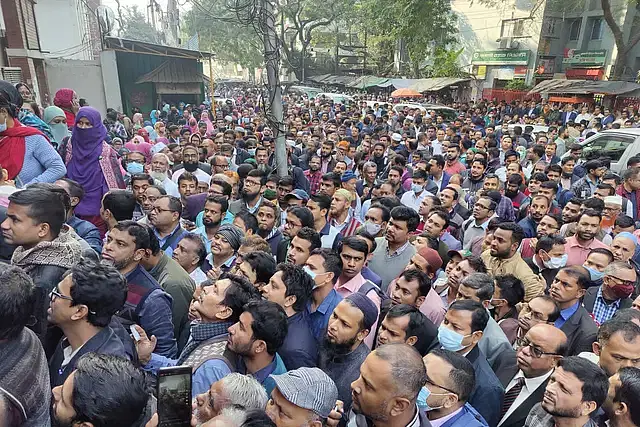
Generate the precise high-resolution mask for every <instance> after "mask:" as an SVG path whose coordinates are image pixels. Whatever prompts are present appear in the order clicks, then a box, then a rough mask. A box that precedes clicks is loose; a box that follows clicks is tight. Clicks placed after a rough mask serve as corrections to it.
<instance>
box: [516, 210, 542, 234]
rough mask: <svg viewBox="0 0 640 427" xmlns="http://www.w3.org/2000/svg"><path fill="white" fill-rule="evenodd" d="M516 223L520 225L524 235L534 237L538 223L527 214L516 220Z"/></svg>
mask: <svg viewBox="0 0 640 427" xmlns="http://www.w3.org/2000/svg"><path fill="white" fill-rule="evenodd" d="M518 225H519V226H520V227H522V231H524V237H536V235H537V234H538V233H537V228H538V224H536V223H535V222H534V221H533V220H532V219H531V217H530V216H529V215H527V216H526V217H525V218H524V219H522V220H520V222H518Z"/></svg>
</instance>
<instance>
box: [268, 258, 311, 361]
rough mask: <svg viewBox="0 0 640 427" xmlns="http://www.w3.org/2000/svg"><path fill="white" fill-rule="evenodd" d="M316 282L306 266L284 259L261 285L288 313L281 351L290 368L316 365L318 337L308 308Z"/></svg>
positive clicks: (270, 297) (269, 296)
mask: <svg viewBox="0 0 640 427" xmlns="http://www.w3.org/2000/svg"><path fill="white" fill-rule="evenodd" d="M313 286H314V281H313V280H312V279H311V276H310V275H308V274H307V273H306V272H305V271H304V270H303V269H302V267H300V266H298V265H294V264H284V263H281V264H278V267H277V271H276V273H275V274H274V275H273V276H272V277H271V279H270V280H269V283H267V284H266V285H265V286H263V287H262V289H261V292H262V295H263V297H264V298H265V299H266V300H267V301H272V302H275V303H277V304H278V305H280V306H281V307H282V308H283V309H284V311H285V313H286V314H287V323H288V328H287V329H288V332H287V336H286V338H285V340H284V342H283V343H282V346H281V347H280V350H279V352H278V354H279V355H280V357H281V358H282V361H283V362H284V364H285V366H286V367H287V369H298V368H301V367H303V366H304V367H314V366H315V365H316V357H317V347H316V341H315V338H314V337H313V335H312V333H311V326H310V325H309V319H308V316H307V315H306V312H305V307H306V306H307V302H308V301H309V299H310V297H311V290H312V288H313Z"/></svg>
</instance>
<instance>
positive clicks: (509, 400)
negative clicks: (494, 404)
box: [500, 377, 524, 419]
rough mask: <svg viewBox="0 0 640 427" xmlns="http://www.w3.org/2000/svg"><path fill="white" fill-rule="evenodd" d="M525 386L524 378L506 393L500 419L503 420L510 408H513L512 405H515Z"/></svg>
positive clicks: (519, 379)
mask: <svg viewBox="0 0 640 427" xmlns="http://www.w3.org/2000/svg"><path fill="white" fill-rule="evenodd" d="M523 386H524V377H520V378H518V380H517V381H516V383H515V385H514V386H513V387H511V389H509V391H508V392H506V393H505V395H504V402H503V403H502V412H500V419H502V418H503V417H504V415H505V414H506V413H507V411H508V410H509V408H511V405H513V402H514V401H515V400H516V398H517V397H518V395H519V394H520V391H521V390H522V387H523Z"/></svg>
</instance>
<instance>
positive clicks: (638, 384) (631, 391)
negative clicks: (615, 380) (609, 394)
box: [613, 367, 640, 426]
mask: <svg viewBox="0 0 640 427" xmlns="http://www.w3.org/2000/svg"><path fill="white" fill-rule="evenodd" d="M618 375H619V377H620V386H619V387H617V388H616V390H615V396H614V397H613V401H614V402H620V403H624V404H625V405H626V406H627V410H628V411H629V419H630V420H631V423H632V424H633V425H636V426H637V425H640V410H639V409H638V408H640V369H638V368H635V367H626V368H621V369H620V370H619V371H618Z"/></svg>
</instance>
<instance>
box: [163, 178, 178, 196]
mask: <svg viewBox="0 0 640 427" xmlns="http://www.w3.org/2000/svg"><path fill="white" fill-rule="evenodd" d="M162 187H163V188H164V191H166V192H167V194H168V195H169V196H174V197H177V198H180V191H178V184H176V183H175V182H173V181H171V180H170V179H169V177H166V178H165V179H164V181H162Z"/></svg>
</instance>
